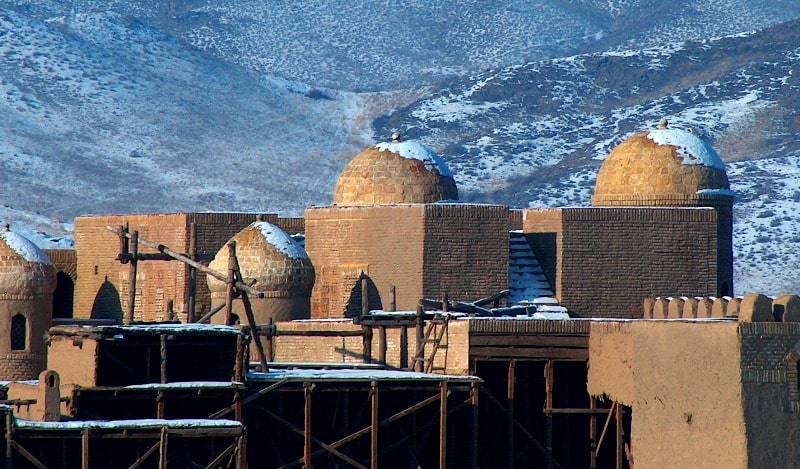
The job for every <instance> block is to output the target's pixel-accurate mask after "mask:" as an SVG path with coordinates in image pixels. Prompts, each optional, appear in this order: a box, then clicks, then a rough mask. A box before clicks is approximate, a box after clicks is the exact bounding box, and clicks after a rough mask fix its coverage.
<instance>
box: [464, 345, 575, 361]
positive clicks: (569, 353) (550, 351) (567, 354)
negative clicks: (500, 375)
mask: <svg viewBox="0 0 800 469" xmlns="http://www.w3.org/2000/svg"><path fill="white" fill-rule="evenodd" d="M469 354H470V355H471V356H474V357H491V358H505V359H517V358H539V359H544V360H547V359H558V360H588V359H589V350H588V349H583V348H564V347H537V348H514V347H470V350H469ZM504 361H505V360H504Z"/></svg>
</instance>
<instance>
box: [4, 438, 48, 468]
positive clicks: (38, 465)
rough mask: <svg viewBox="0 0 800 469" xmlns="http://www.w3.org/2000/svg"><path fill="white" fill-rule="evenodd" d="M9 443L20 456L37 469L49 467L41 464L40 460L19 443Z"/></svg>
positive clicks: (11, 441)
mask: <svg viewBox="0 0 800 469" xmlns="http://www.w3.org/2000/svg"><path fill="white" fill-rule="evenodd" d="M8 443H9V444H10V445H11V447H12V448H14V449H15V450H16V451H17V452H18V453H19V454H21V455H22V457H23V458H25V459H27V460H28V462H29V463H31V464H33V466H34V467H36V469H47V466H45V465H44V464H42V463H41V461H39V460H38V459H36V458H35V457H34V456H33V455H32V454H31V453H29V452H28V450H26V449H25V448H23V447H22V445H20V444H19V443H17V442H16V441H14V440H9V441H8ZM8 467H11V466H10V465H9V466H8Z"/></svg>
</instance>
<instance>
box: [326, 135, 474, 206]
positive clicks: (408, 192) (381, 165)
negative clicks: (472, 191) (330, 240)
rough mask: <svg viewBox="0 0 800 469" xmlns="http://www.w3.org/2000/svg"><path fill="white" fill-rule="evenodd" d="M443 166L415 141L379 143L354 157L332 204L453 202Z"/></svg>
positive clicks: (450, 181)
mask: <svg viewBox="0 0 800 469" xmlns="http://www.w3.org/2000/svg"><path fill="white" fill-rule="evenodd" d="M457 199H458V189H457V188H456V183H455V180H454V179H453V175H452V174H451V173H450V170H449V169H448V168H447V165H446V164H445V163H444V162H443V161H442V160H441V158H439V156H438V155H437V154H436V153H434V152H433V151H431V150H430V149H429V148H427V147H425V146H424V145H421V144H420V143H417V142H411V141H409V142H400V141H393V142H391V143H380V144H378V145H375V146H374V147H372V148H368V149H366V150H364V151H363V152H361V153H359V154H358V155H356V157H355V158H353V159H352V160H351V161H350V163H348V164H347V166H346V167H345V168H344V170H343V171H342V174H341V175H340V176H339V180H338V181H337V182H336V187H335V188H334V191H333V203H334V204H335V205H375V204H426V203H435V202H439V201H441V200H457Z"/></svg>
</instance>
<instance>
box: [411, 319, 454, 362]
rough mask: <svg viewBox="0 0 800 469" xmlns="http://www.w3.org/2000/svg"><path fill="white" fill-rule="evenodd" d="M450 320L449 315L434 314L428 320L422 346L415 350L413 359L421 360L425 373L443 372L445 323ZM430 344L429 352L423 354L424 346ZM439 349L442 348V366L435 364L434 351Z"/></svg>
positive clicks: (445, 339)
mask: <svg viewBox="0 0 800 469" xmlns="http://www.w3.org/2000/svg"><path fill="white" fill-rule="evenodd" d="M449 322H450V315H449V314H445V315H439V314H437V315H435V316H434V317H433V319H431V320H430V321H429V322H428V327H427V329H425V338H424V339H423V340H422V346H423V348H421V349H420V350H419V351H417V356H416V357H415V358H414V360H415V361H422V363H423V370H424V371H425V373H439V374H444V372H445V369H446V367H447V325H448V324H449ZM427 344H431V345H432V348H431V353H430V355H428V356H427V357H426V356H425V348H424V347H425V346H426V345H427ZM440 349H442V350H444V354H445V356H444V364H445V365H444V366H435V362H434V360H435V358H436V352H438V351H439V350H440Z"/></svg>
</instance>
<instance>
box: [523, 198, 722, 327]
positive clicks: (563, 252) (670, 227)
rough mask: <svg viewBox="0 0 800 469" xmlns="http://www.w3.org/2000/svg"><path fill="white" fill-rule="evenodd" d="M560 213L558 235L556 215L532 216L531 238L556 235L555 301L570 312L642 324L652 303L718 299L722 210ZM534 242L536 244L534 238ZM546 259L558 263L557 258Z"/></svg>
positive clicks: (529, 222) (529, 221)
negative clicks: (658, 299) (648, 301)
mask: <svg viewBox="0 0 800 469" xmlns="http://www.w3.org/2000/svg"><path fill="white" fill-rule="evenodd" d="M558 211H559V212H561V213H560V217H561V227H560V228H558V227H557V226H554V225H555V224H556V223H558V216H557V215H556V214H554V213H553V210H549V211H528V212H527V213H526V220H525V231H526V233H527V232H528V231H527V230H529V229H530V230H532V231H533V232H534V233H539V232H547V230H552V231H554V232H556V233H557V236H558V238H557V250H558V253H557V256H556V259H557V268H556V275H555V277H556V282H555V286H556V296H557V297H558V298H559V301H560V303H561V305H563V306H565V307H567V308H569V309H570V310H571V311H573V312H575V313H577V314H579V315H583V316H603V317H614V318H641V317H642V316H643V314H642V306H641V305H642V300H643V299H644V298H646V297H650V296H670V295H675V294H676V293H680V294H682V295H685V296H709V295H715V294H716V293H717V290H718V283H717V282H718V276H717V270H718V266H719V262H720V261H718V258H717V254H718V251H717V215H718V212H717V211H716V210H713V209H709V208H674V209H672V208H565V209H558ZM539 216H542V220H538V217H539ZM531 241H532V244H533V243H535V241H536V239H535V237H534V239H533V240H531ZM544 259H545V261H548V259H552V254H551V255H550V257H549V258H548V257H546V256H544ZM540 262H541V261H540ZM548 262H552V261H548ZM722 262H724V260H723V261H722ZM545 271H547V268H545Z"/></svg>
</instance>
